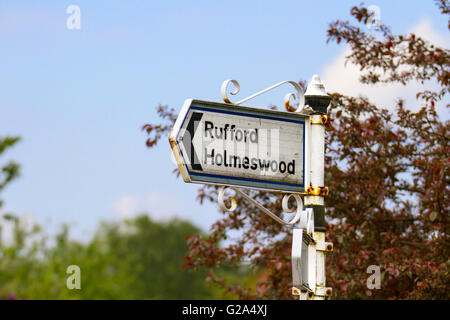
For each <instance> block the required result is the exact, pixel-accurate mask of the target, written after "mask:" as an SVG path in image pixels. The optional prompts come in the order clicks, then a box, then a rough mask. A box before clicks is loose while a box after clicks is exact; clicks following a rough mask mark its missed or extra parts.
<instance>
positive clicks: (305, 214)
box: [217, 187, 314, 233]
mask: <svg viewBox="0 0 450 320" xmlns="http://www.w3.org/2000/svg"><path fill="white" fill-rule="evenodd" d="M227 189H231V190H234V191H235V192H236V194H239V195H240V196H242V197H243V198H244V199H246V200H247V201H249V202H250V203H251V204H252V205H254V206H255V207H257V208H258V209H260V210H261V211H262V212H264V213H265V214H267V215H268V216H270V217H271V218H272V219H273V220H275V221H276V222H278V223H280V224H282V225H295V224H296V223H297V222H300V228H304V229H306V230H307V232H308V233H311V232H312V231H313V230H314V216H313V210H312V209H311V208H307V209H306V210H303V201H302V198H301V197H300V195H299V194H296V193H291V194H286V195H285V196H284V197H283V200H282V203H281V206H282V208H283V211H284V212H286V213H292V212H294V210H296V213H295V216H294V218H292V220H291V221H285V220H283V219H281V218H280V217H279V216H278V215H276V214H275V213H273V212H272V211H270V210H269V209H267V208H265V207H264V206H263V205H262V204H260V203H259V202H258V201H256V200H255V199H253V198H252V197H250V196H249V195H248V194H246V193H245V192H243V191H242V190H240V189H238V188H235V187H224V188H221V189H220V190H219V194H218V197H217V201H218V203H219V206H220V207H221V208H222V209H223V210H225V211H234V210H235V209H236V207H237V201H236V198H235V197H230V201H231V204H230V206H229V207H228V206H227V205H226V204H225V201H224V196H225V191H226V190H227ZM291 197H294V199H295V201H296V203H297V209H294V208H289V198H291Z"/></svg>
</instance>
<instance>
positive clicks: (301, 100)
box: [220, 79, 305, 112]
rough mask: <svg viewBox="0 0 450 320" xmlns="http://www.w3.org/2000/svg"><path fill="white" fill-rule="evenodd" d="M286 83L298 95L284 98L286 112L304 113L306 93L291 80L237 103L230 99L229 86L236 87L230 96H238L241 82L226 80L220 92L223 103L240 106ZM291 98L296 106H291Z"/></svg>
mask: <svg viewBox="0 0 450 320" xmlns="http://www.w3.org/2000/svg"><path fill="white" fill-rule="evenodd" d="M286 83H289V84H291V85H292V86H293V87H294V88H295V90H296V93H288V94H286V95H285V96H284V106H285V108H286V110H287V111H291V112H294V111H295V112H301V111H303V107H304V106H305V93H304V91H303V88H302V87H300V85H299V84H298V83H297V82H295V81H291V80H286V81H281V82H278V83H276V84H274V85H272V86H270V87H268V88H266V89H264V90H261V91H259V92H257V93H255V94H252V95H251V96H248V97H247V98H245V99H242V100H240V101H238V102H236V103H234V102H231V100H230V98H229V97H228V86H229V85H230V84H232V85H233V86H234V90H232V91H230V92H229V94H231V95H236V94H238V93H239V91H240V89H241V86H240V85H239V82H237V81H236V80H234V79H228V80H225V81H224V82H223V83H222V86H221V88H220V92H221V94H222V99H223V101H225V102H226V103H230V104H235V105H239V104H241V103H244V102H246V101H248V100H251V99H253V98H255V97H257V96H259V95H261V94H263V93H265V92H268V91H270V90H273V89H275V88H277V87H279V86H282V85H283V84H286ZM291 98H294V99H295V101H296V102H295V104H294V106H292V105H291Z"/></svg>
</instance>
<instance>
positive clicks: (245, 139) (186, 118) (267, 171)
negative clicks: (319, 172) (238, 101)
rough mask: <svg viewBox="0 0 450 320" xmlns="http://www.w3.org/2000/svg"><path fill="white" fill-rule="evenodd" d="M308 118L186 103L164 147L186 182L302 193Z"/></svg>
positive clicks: (307, 140)
mask: <svg viewBox="0 0 450 320" xmlns="http://www.w3.org/2000/svg"><path fill="white" fill-rule="evenodd" d="M309 132H310V122H309V117H308V116H306V115H301V114H299V113H295V112H282V111H273V110H265V109H258V108H250V107H243V106H237V105H232V104H224V103H217V102H209V101H201V100H194V99H187V100H186V101H185V103H184V105H183V108H182V110H181V113H180V114H179V116H178V118H177V120H176V122H175V125H174V127H173V129H172V132H171V133H170V137H169V141H170V144H171V147H172V151H173V153H174V156H175V159H176V161H177V164H178V167H179V169H180V172H181V174H182V176H183V179H184V181H186V182H195V183H203V184H218V185H227V186H238V187H248V188H256V189H264V190H274V191H287V192H304V191H305V185H306V186H308V184H309V181H307V180H308V178H309V175H306V174H305V173H306V172H309V169H308V168H309V157H308V155H309Z"/></svg>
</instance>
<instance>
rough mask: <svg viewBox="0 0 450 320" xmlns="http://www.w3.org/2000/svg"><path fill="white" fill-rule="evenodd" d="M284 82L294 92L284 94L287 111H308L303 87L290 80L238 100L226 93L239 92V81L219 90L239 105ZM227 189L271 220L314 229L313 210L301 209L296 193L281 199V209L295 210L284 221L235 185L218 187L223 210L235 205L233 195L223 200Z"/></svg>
mask: <svg viewBox="0 0 450 320" xmlns="http://www.w3.org/2000/svg"><path fill="white" fill-rule="evenodd" d="M284 84H290V85H292V86H293V87H294V88H295V91H296V92H295V93H288V94H286V95H285V96H284V106H285V108H286V110H287V111H290V112H301V113H308V110H307V109H305V93H304V90H303V88H302V87H301V86H300V85H299V84H298V83H297V82H295V81H291V80H286V81H281V82H278V83H276V84H274V85H272V86H270V87H268V88H266V89H263V90H261V91H259V92H257V93H255V94H252V95H251V96H248V97H247V98H244V99H242V100H240V101H238V102H235V103H234V102H231V100H230V98H229V97H228V94H231V95H236V94H238V93H239V91H240V89H241V86H240V85H239V82H237V81H236V80H234V79H228V80H225V81H224V82H223V83H222V86H221V88H220V91H221V95H222V99H223V101H225V102H226V103H229V104H234V105H240V104H242V103H244V102H246V101H248V100H251V99H253V98H255V97H257V96H259V95H261V94H263V93H266V92H268V91H270V90H273V89H275V88H277V87H279V86H282V85H284ZM230 85H232V86H233V87H234V89H233V90H231V91H229V88H228V87H229V86H230ZM291 98H293V99H294V104H291ZM227 189H231V190H234V191H235V193H236V194H239V195H240V196H242V197H243V198H244V199H246V200H247V201H249V202H250V203H251V204H252V205H254V206H255V207H256V208H258V209H260V210H261V211H262V212H264V213H265V214H267V215H269V216H270V217H271V218H272V219H273V220H275V221H276V222H278V223H280V224H282V225H290V226H293V225H295V224H297V223H299V224H300V228H302V229H305V230H306V232H307V233H308V234H310V233H311V232H312V231H313V230H314V214H313V210H312V209H311V208H307V209H306V210H303V201H302V198H301V197H300V195H299V194H297V193H291V194H286V195H285V196H284V197H283V200H282V208H283V211H284V212H286V213H292V212H294V211H296V213H295V216H294V218H292V220H291V221H285V220H283V219H281V218H280V217H279V216H278V215H276V214H274V213H273V212H271V211H270V210H268V209H267V208H265V207H264V206H263V205H262V204H260V203H259V202H257V201H256V200H254V199H253V198H251V197H250V196H249V195H247V194H246V193H245V192H243V191H242V190H240V189H238V188H235V187H224V188H222V189H220V191H219V194H218V199H217V200H218V202H219V206H220V207H221V208H222V209H223V210H225V211H234V210H235V209H236V207H237V201H236V199H235V198H234V197H230V201H231V203H230V206H229V207H227V206H226V205H225V202H224V195H225V191H226V190H227ZM291 197H294V199H295V201H296V203H297V207H296V208H289V199H290V198H291Z"/></svg>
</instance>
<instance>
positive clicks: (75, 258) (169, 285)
mask: <svg viewBox="0 0 450 320" xmlns="http://www.w3.org/2000/svg"><path fill="white" fill-rule="evenodd" d="M0 223H1V220H0ZM6 224H9V226H10V227H12V230H13V232H12V239H10V240H9V241H8V243H6V242H5V241H3V242H1V241H0V298H3V299H5V298H19V299H218V298H221V297H222V295H221V293H219V291H218V290H217V289H213V288H211V287H210V286H209V284H208V283H207V282H206V281H205V280H204V276H203V273H202V272H201V270H199V271H197V272H192V271H188V270H184V269H182V268H181V266H182V264H183V262H184V256H185V255H186V254H187V245H186V243H185V241H184V239H185V238H186V237H187V236H189V235H192V234H197V233H201V230H199V229H198V228H196V227H195V226H193V225H192V224H190V223H189V222H187V221H181V220H177V219H175V220H171V221H168V222H164V223H159V222H155V221H152V220H151V219H150V218H149V217H148V215H141V216H138V217H136V218H135V219H130V220H125V221H120V222H104V223H102V224H101V225H100V226H99V228H98V230H97V232H96V234H95V236H94V237H93V238H92V239H91V240H90V241H89V242H87V243H82V242H79V241H73V240H70V239H69V228H68V227H67V226H63V228H62V230H61V231H60V232H59V233H58V234H57V235H56V236H55V237H52V238H49V237H48V236H46V235H44V234H43V232H42V229H41V228H40V227H39V226H37V225H34V226H29V225H27V224H26V223H25V221H23V220H19V219H18V218H16V217H14V216H11V215H10V216H7V219H5V217H4V219H3V225H5V226H6ZM0 225H1V224H0ZM70 265H77V266H79V267H80V270H81V289H80V290H77V289H73V290H69V289H68V288H67V286H66V281H67V279H68V277H69V276H70V275H71V274H67V273H66V270H67V267H68V266H70ZM221 272H222V274H224V275H225V276H227V275H230V274H231V273H230V271H227V270H222V271H221Z"/></svg>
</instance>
